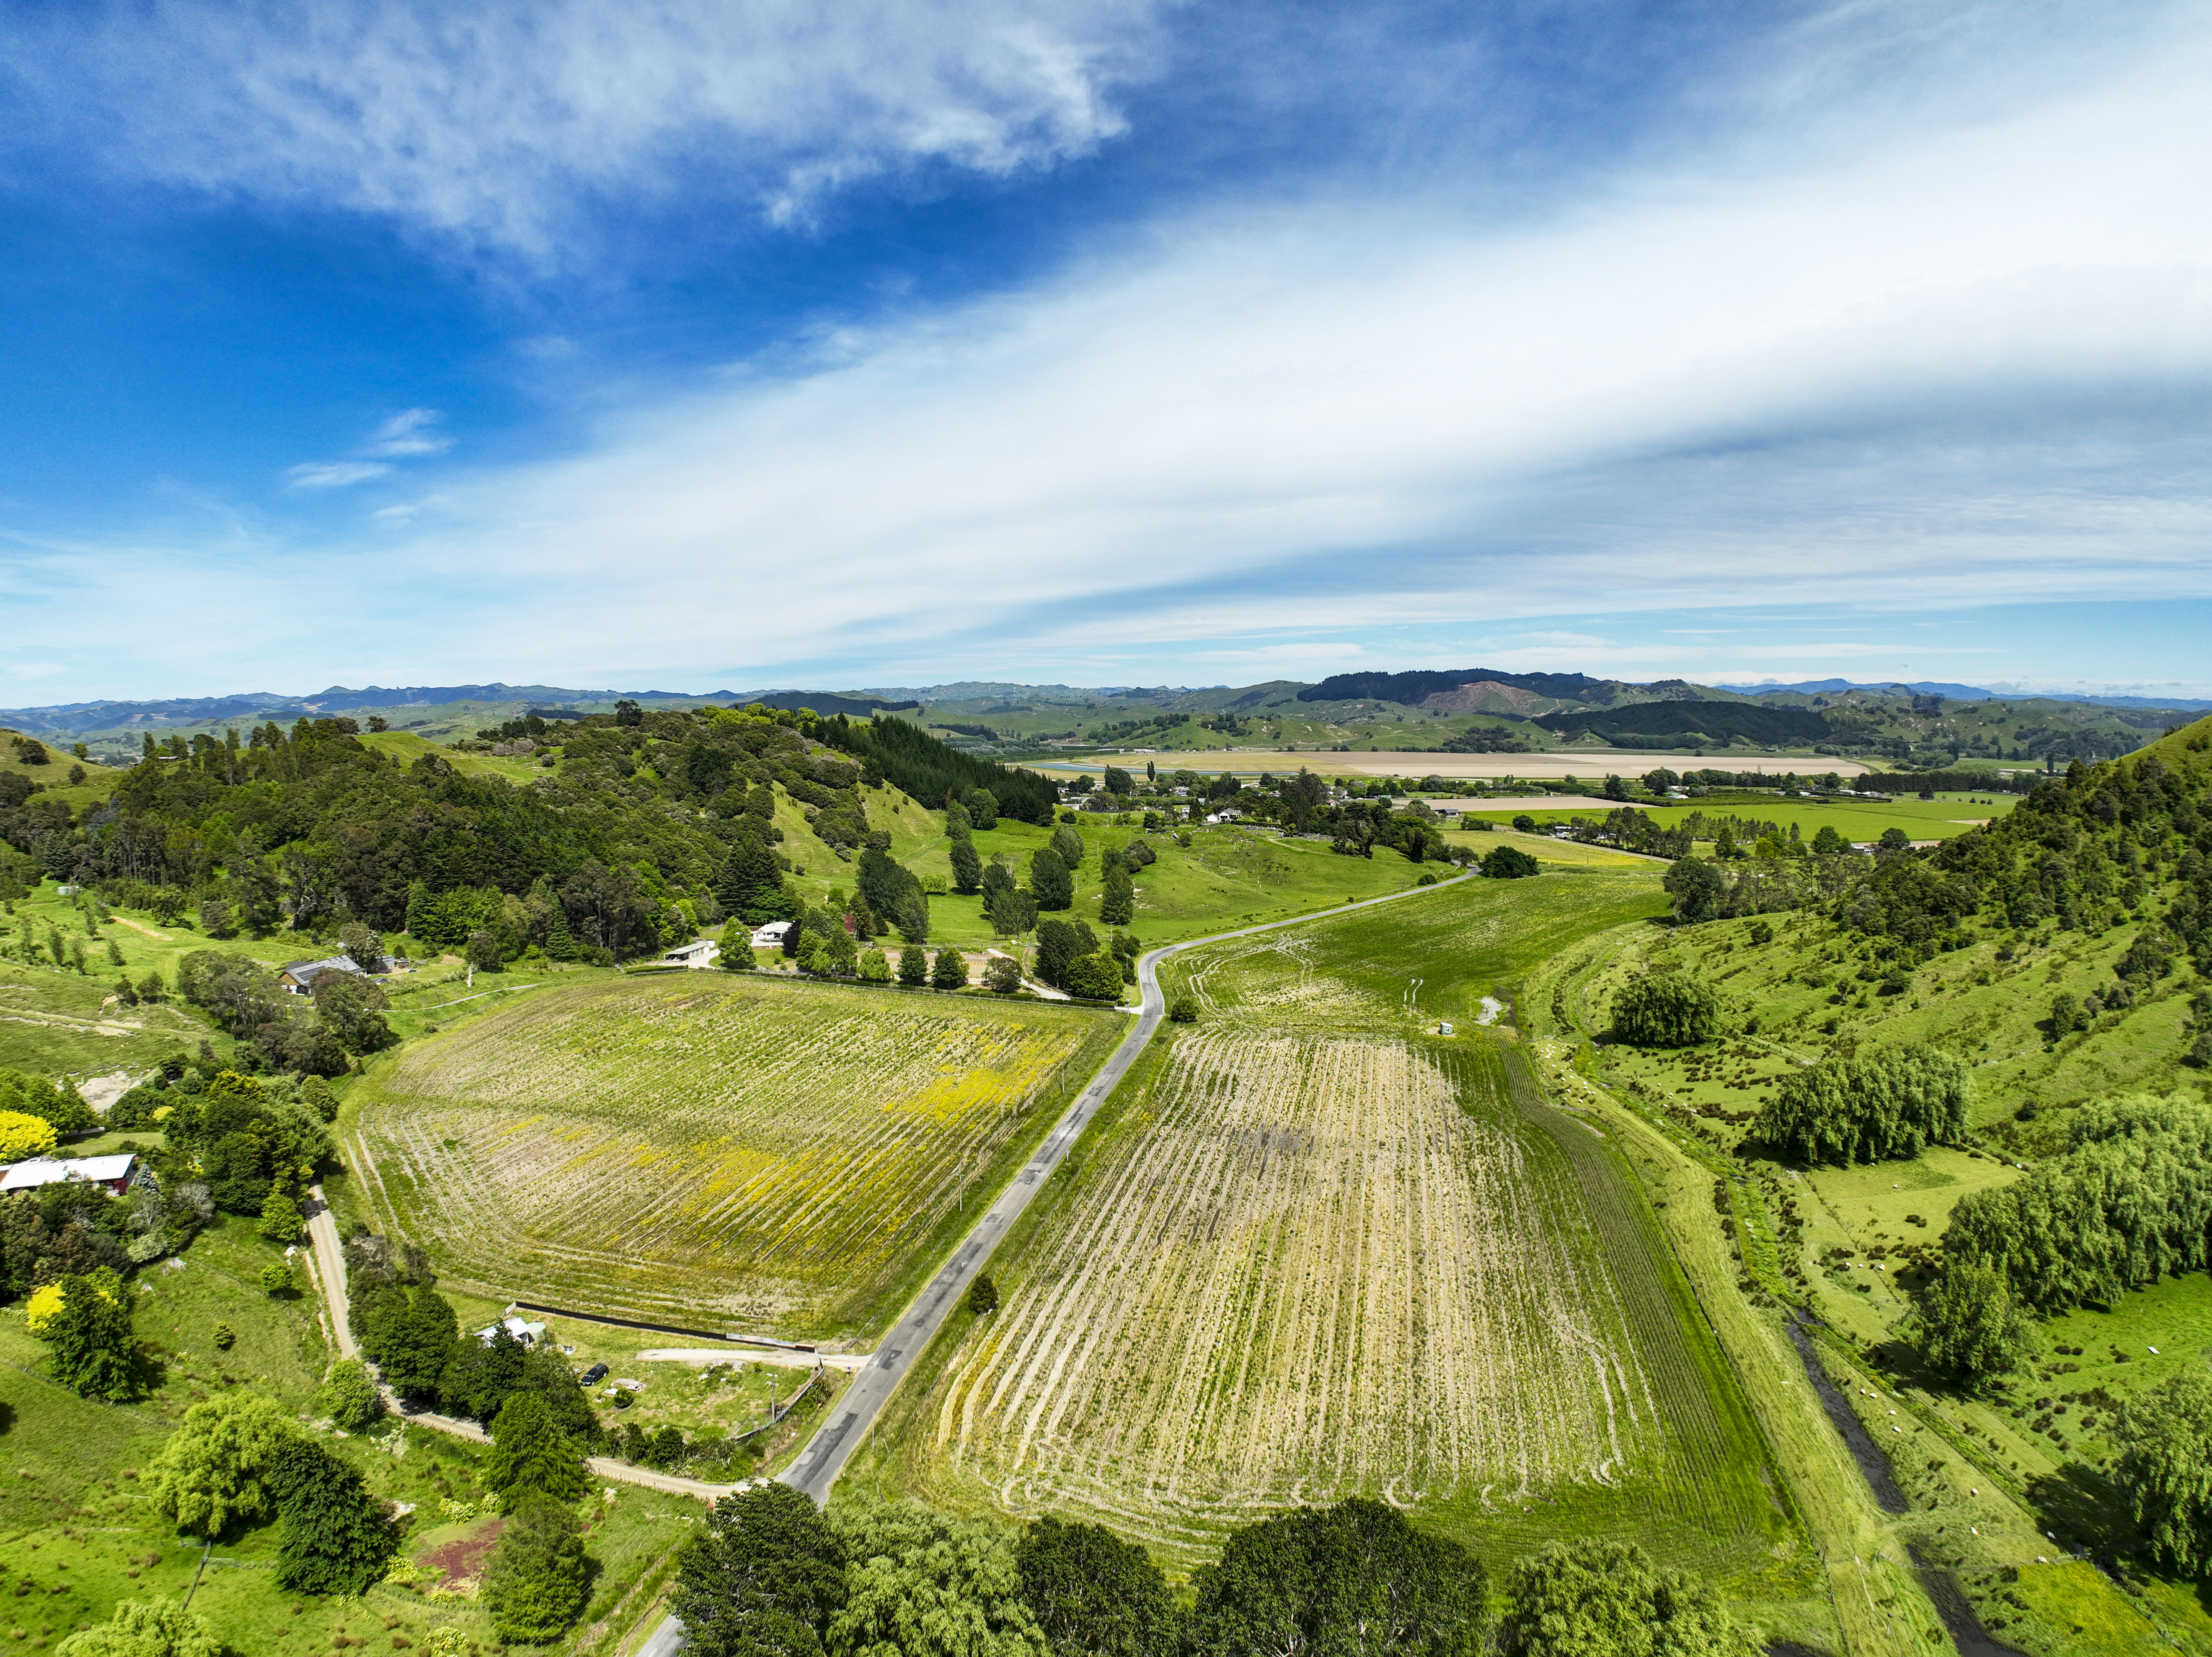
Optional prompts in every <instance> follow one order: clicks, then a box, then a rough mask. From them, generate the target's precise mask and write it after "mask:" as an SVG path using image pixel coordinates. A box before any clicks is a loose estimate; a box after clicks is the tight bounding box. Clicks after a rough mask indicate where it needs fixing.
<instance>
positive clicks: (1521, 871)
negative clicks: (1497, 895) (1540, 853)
mask: <svg viewBox="0 0 2212 1657" xmlns="http://www.w3.org/2000/svg"><path fill="white" fill-rule="evenodd" d="M1480 866H1481V869H1482V872H1483V873H1484V874H1486V875H1487V876H1488V877H1490V878H1491V879H1492V880H1525V879H1527V878H1528V877H1529V876H1530V875H1537V874H1541V873H1542V872H1543V865H1541V864H1539V863H1538V862H1537V861H1536V859H1534V858H1533V857H1531V856H1529V855H1528V853H1526V852H1524V851H1522V849H1521V848H1520V847H1517V846H1501V847H1498V849H1497V850H1496V851H1494V852H1492V853H1491V854H1490V855H1489V856H1488V857H1486V858H1484V859H1482V861H1481V865H1480Z"/></svg>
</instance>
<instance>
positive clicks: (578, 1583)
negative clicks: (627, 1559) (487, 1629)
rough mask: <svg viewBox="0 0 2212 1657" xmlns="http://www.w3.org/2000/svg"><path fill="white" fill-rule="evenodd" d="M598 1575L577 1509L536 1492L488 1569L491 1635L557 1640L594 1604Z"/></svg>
mask: <svg viewBox="0 0 2212 1657" xmlns="http://www.w3.org/2000/svg"><path fill="white" fill-rule="evenodd" d="M595 1569H596V1567H595V1563H594V1562H593V1560H592V1557H591V1556H590V1555H589V1554H587V1553H586V1552H585V1551H584V1533H583V1526H582V1525H581V1523H580V1522H579V1521H578V1520H577V1518H576V1514H575V1511H574V1508H570V1507H569V1506H568V1505H567V1504H566V1503H565V1502H557V1501H555V1500H554V1499H553V1498H552V1497H551V1496H547V1495H544V1494H543V1493H541V1492H538V1491H535V1490H533V1491H531V1492H529V1493H528V1494H526V1495H525V1496H523V1497H522V1499H521V1500H520V1502H518V1503H517V1504H516V1505H515V1507H514V1508H513V1510H512V1512H511V1513H510V1514H508V1517H507V1528H506V1529H505V1530H503V1531H501V1533H500V1538H499V1541H498V1543H497V1544H496V1545H495V1546H494V1547H493V1549H492V1551H491V1558H490V1560H489V1562H488V1563H486V1564H485V1566H484V1575H483V1604H484V1609H485V1610H486V1611H489V1612H490V1613H491V1624H492V1630H493V1632H495V1633H496V1634H497V1635H498V1636H499V1637H500V1638H501V1639H502V1640H520V1641H526V1642H528V1643H530V1644H532V1645H545V1644H549V1643H550V1642H552V1641H553V1640H555V1639H557V1638H558V1637H559V1636H560V1634H561V1632H562V1630H564V1629H566V1628H567V1627H568V1625H569V1624H571V1623H573V1622H574V1621H575V1620H576V1618H577V1617H578V1616H579V1615H580V1613H581V1612H582V1611H583V1609H584V1605H585V1602H586V1600H588V1599H590V1598H591V1593H592V1575H593V1572H594V1570H595ZM686 1644H687V1646H689V1645H690V1642H688V1641H687V1642H686ZM694 1649H696V1647H694Z"/></svg>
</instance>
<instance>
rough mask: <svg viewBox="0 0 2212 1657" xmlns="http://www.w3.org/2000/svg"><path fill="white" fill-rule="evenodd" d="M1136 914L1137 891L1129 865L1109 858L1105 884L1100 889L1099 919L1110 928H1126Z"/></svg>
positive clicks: (1117, 859)
mask: <svg viewBox="0 0 2212 1657" xmlns="http://www.w3.org/2000/svg"><path fill="white" fill-rule="evenodd" d="M1136 913H1137V889H1136V883H1134V882H1133V881H1132V880H1131V879H1130V878H1129V865H1127V864H1126V863H1124V862H1122V861H1121V859H1119V858H1109V859H1107V862H1106V878H1105V882H1104V883H1103V885H1102V886H1101V888H1100V889H1099V895H1098V919H1099V920H1100V921H1102V922H1103V924H1105V925H1106V926H1127V925H1128V924H1129V923H1130V921H1132V920H1134V919H1135V918H1136Z"/></svg>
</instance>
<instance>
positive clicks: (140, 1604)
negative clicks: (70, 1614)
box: [54, 1599, 224, 1657]
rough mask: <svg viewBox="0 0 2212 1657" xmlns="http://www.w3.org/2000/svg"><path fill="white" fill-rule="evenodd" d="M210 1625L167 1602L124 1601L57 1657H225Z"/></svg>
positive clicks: (67, 1643) (63, 1646) (63, 1644)
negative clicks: (208, 1626)
mask: <svg viewBox="0 0 2212 1657" xmlns="http://www.w3.org/2000/svg"><path fill="white" fill-rule="evenodd" d="M223 1650H224V1647H223V1644H222V1642H221V1641H219V1640H217V1639H216V1637H215V1636H213V1635H212V1634H210V1633H209V1632H208V1628H207V1624H204V1623H203V1622H202V1621H200V1619H199V1618H197V1617H195V1616H193V1615H192V1614H191V1612H190V1611H186V1610H185V1608H184V1607H183V1606H182V1605H178V1604H176V1603H175V1602H173V1601H172V1600H167V1599H125V1600H124V1601H122V1602H121V1603H120V1604H119V1605H117V1606H116V1607H115V1610H114V1611H113V1612H112V1614H111V1615H110V1616H109V1617H108V1619H107V1620H106V1622H105V1623H102V1624H99V1625H98V1626H97V1627H95V1628H88V1629H81V1630H78V1631H77V1632H76V1633H75V1634H72V1635H70V1636H69V1637H68V1638H67V1639H65V1640H64V1641H63V1642H61V1643H60V1644H59V1645H58V1646H56V1647H55V1648H54V1657H222V1653H223Z"/></svg>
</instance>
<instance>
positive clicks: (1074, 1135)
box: [781, 875, 1466, 1502]
mask: <svg viewBox="0 0 2212 1657" xmlns="http://www.w3.org/2000/svg"><path fill="white" fill-rule="evenodd" d="M1456 878H1457V879H1465V878H1466V877H1465V876H1464V875H1462V876H1460V877H1456ZM1452 884H1455V879H1451V878H1448V879H1445V880H1443V881H1440V882H1438V883H1437V884H1436V885H1435V886H1415V887H1409V888H1407V889H1406V890H1405V891H1402V892H1393V893H1391V894H1389V895H1388V896H1384V897H1377V898H1370V899H1368V900H1367V901H1365V902H1364V903H1361V904H1358V905H1356V906H1355V905H1352V904H1346V905H1345V906H1343V907H1342V908H1341V909H1334V910H1324V911H1323V912H1322V915H1311V914H1304V915H1294V916H1292V917H1291V919H1290V920H1271V921H1268V922H1267V923H1265V924H1264V925H1261V926H1243V927H1240V928H1238V929H1237V931H1235V932H1214V933H1212V934H1210V935H1209V936H1207V937H1205V938H1186V939H1184V940H1183V941H1182V943H1180V944H1169V945H1168V946H1167V947H1166V948H1164V949H1159V950H1153V951H1152V953H1151V954H1149V955H1147V956H1144V957H1142V958H1141V959H1140V960H1139V962H1137V986H1138V989H1139V991H1140V992H1141V993H1142V998H1143V1000H1142V1006H1141V1009H1140V1011H1139V1016H1138V1018H1137V1022H1136V1025H1135V1027H1134V1028H1133V1029H1131V1030H1130V1031H1129V1033H1128V1035H1126V1036H1124V1037H1122V1038H1121V1046H1119V1047H1116V1048H1115V1049H1114V1054H1113V1057H1111V1058H1110V1059H1107V1061H1106V1063H1105V1065H1103V1067H1102V1068H1101V1069H1100V1071H1099V1072H1098V1074H1097V1077H1096V1078H1095V1079H1093V1081H1092V1082H1091V1085H1090V1086H1089V1087H1087V1088H1085V1089H1084V1090H1083V1093H1082V1096H1080V1097H1079V1098H1078V1099H1077V1100H1076V1102H1074V1103H1073V1104H1072V1105H1070V1106H1069V1107H1068V1108H1067V1112H1066V1114H1065V1115H1063V1116H1062V1117H1061V1118H1060V1121H1059V1123H1058V1124H1057V1125H1056V1126H1054V1128H1053V1131H1052V1132H1050V1133H1049V1134H1048V1135H1047V1136H1046V1137H1045V1142H1044V1144H1042V1146H1040V1147H1039V1148H1038V1150H1037V1154H1036V1156H1033V1157H1031V1158H1030V1162H1029V1164H1028V1166H1027V1167H1025V1168H1023V1169H1022V1171H1021V1173H1020V1174H1018V1175H1016V1176H1015V1178H1014V1180H1013V1182H1012V1184H1010V1185H1009V1186H1007V1187H1006V1190H1005V1192H1004V1193H1001V1195H1000V1198H999V1200H998V1201H997V1202H995V1203H994V1204H993V1205H991V1209H990V1211H989V1212H988V1213H987V1214H985V1215H984V1216H983V1217H982V1218H981V1220H979V1221H977V1222H976V1223H975V1229H974V1230H972V1231H970V1232H969V1234H968V1235H967V1237H966V1239H965V1240H964V1241H963V1242H962V1243H961V1245H960V1247H958V1248H957V1249H955V1250H954V1251H953V1253H952V1258H951V1259H949V1260H947V1261H946V1262H945V1267H944V1269H943V1270H942V1271H940V1272H939V1273H938V1274H937V1275H936V1276H935V1277H934V1278H931V1279H930V1281H929V1286H928V1287H927V1288H926V1289H924V1290H922V1291H921V1296H920V1298H918V1299H917V1300H916V1301H915V1303H914V1304H913V1305H912V1306H911V1307H909V1308H908V1310H907V1314H906V1315H905V1316H904V1317H903V1318H901V1319H900V1320H899V1321H898V1323H897V1324H896V1326H894V1327H893V1328H892V1330H891V1332H890V1334H888V1335H886V1336H885V1337H884V1340H883V1343H882V1344H880V1345H879V1346H878V1348H877V1349H876V1351H875V1354H874V1356H873V1357H871V1358H870V1359H869V1361H868V1364H867V1367H866V1369H862V1370H861V1371H860V1375H859V1376H858V1377H857V1378H855V1380H854V1382H853V1384H852V1386H850V1387H848V1388H847V1389H846V1391H845V1396H844V1397H843V1399H841V1400H839V1402H840V1405H841V1406H842V1407H841V1408H840V1410H839V1411H838V1414H837V1417H836V1419H835V1420H834V1421H830V1422H827V1423H823V1426H822V1427H821V1428H820V1429H817V1431H816V1433H815V1435H814V1436H813V1438H812V1439H811V1441H810V1442H808V1444H807V1446H806V1448H805V1450H804V1451H803V1452H801V1453H800V1454H799V1459H798V1460H796V1461H794V1462H793V1463H792V1465H791V1466H790V1467H789V1468H787V1470H786V1471H785V1472H783V1473H782V1475H781V1479H782V1482H783V1483H784V1484H790V1485H792V1486H793V1487H795V1488H797V1489H799V1490H804V1491H805V1492H806V1493H807V1495H809V1496H812V1497H813V1498H814V1499H815V1500H816V1501H817V1502H821V1501H824V1500H826V1499H827V1498H828V1496H829V1487H830V1486H831V1485H832V1484H836V1482H837V1475H838V1474H839V1473H841V1472H843V1471H844V1468H845V1463H846V1461H847V1460H848V1459H849V1458H850V1457H851V1455H852V1454H853V1452H854V1449H855V1448H857V1447H858V1446H859V1444H860V1440H861V1438H862V1436H863V1435H866V1432H867V1430H868V1429H869V1428H870V1427H871V1426H872V1425H874V1424H875V1419H876V1417H877V1416H878V1415H879V1414H881V1413H882V1411H883V1408H884V1405H885V1404H887V1403H888V1402H890V1396H891V1393H893V1392H894V1391H896V1388H897V1387H898V1384H899V1382H900V1381H902V1380H903V1379H904V1378H905V1375H906V1372H907V1369H908V1367H909V1366H910V1365H911V1364H912V1363H913V1361H914V1360H915V1358H916V1357H920V1356H921V1350H922V1349H923V1348H924V1347H926V1346H927V1345H928V1344H929V1342H930V1338H931V1337H933V1335H935V1334H936V1333H937V1332H938V1329H939V1327H940V1326H942V1325H943V1324H944V1322H945V1318H946V1316H947V1315H948V1314H950V1313H951V1310H952V1308H953V1307H954V1306H955V1305H956V1304H957V1302H958V1301H959V1299H960V1296H962V1295H963V1293H965V1292H966V1290H967V1288H968V1284H969V1282H970V1281H971V1280H972V1279H973V1278H975V1274H976V1273H977V1272H980V1271H981V1270H982V1268H983V1263H984V1262H985V1261H986V1260H987V1259H990V1258H991V1252H992V1251H993V1250H994V1249H995V1248H996V1247H998V1246H999V1242H1000V1239H1001V1238H1003V1237H1004V1236H1005V1235H1006V1233H1007V1232H1008V1231H1009V1230H1011V1229H1012V1227H1013V1223H1014V1222H1015V1221H1016V1220H1017V1219H1018V1218H1020V1217H1021V1214H1022V1211H1023V1210H1024V1209H1026V1208H1027V1207H1028V1206H1029V1205H1030V1199H1031V1198H1033V1197H1035V1196H1036V1193H1038V1192H1039V1191H1040V1190H1042V1188H1043V1186H1044V1182H1045V1181H1046V1180H1047V1179H1048V1177H1049V1176H1050V1175H1051V1173H1052V1171H1053V1169H1054V1168H1056V1167H1058V1166H1059V1164H1060V1160H1061V1159H1062V1158H1063V1157H1065V1156H1066V1154H1067V1152H1068V1150H1069V1148H1070V1147H1071V1146H1073V1144H1075V1142H1076V1140H1077V1139H1079V1138H1081V1137H1082V1134H1083V1130H1084V1129H1085V1128H1086V1127H1088V1126H1090V1124H1091V1118H1092V1117H1093V1116H1094V1115H1096V1114H1097V1111H1098V1107H1099V1106H1101V1105H1103V1104H1104V1103H1105V1102H1106V1098H1107V1096H1108V1095H1109V1094H1110V1093H1112V1092H1113V1091H1114V1089H1115V1086H1116V1085H1117V1084H1118V1083H1120V1082H1121V1077H1123V1076H1124V1075H1126V1074H1127V1072H1128V1069H1129V1066H1130V1065H1133V1064H1134V1063H1135V1062H1136V1059H1137V1055H1138V1054H1139V1053H1142V1052H1143V1051H1144V1050H1145V1045H1146V1042H1148V1041H1151V1040H1152V1032H1153V1031H1155V1030H1157V1029H1158V1028H1159V1024H1160V1019H1161V1018H1162V1017H1164V1015H1165V1013H1166V1011H1167V1003H1166V1000H1165V998H1164V997H1163V995H1162V994H1161V992H1160V980H1159V963H1160V962H1163V961H1164V960H1166V959H1167V958H1168V957H1169V956H1171V955H1174V954H1176V953H1177V952H1179V951H1181V950H1188V949H1194V948H1196V947H1197V946H1198V945H1200V944H1215V943H1218V942H1220V941H1221V940H1222V939H1224V938H1246V937H1249V936H1250V935H1251V934H1252V933H1254V932H1273V931H1274V930H1275V929H1276V928H1278V927H1280V926H1304V924H1306V923H1307V922H1309V921H1312V920H1320V919H1322V918H1323V916H1325V915H1328V914H1340V913H1346V911H1349V910H1351V909H1352V908H1354V907H1358V908H1361V909H1366V908H1371V907H1373V906H1374V905H1376V904H1377V903H1391V902H1395V901H1398V900H1399V899H1401V898H1407V897H1413V896H1415V895H1419V894H1420V893H1423V892H1434V891H1440V890H1442V889H1443V888H1444V887H1446V886H1449V885H1452Z"/></svg>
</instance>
